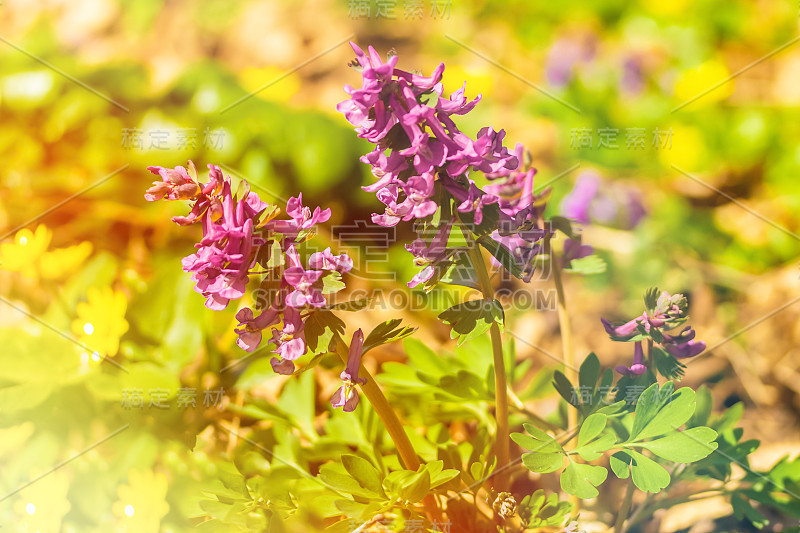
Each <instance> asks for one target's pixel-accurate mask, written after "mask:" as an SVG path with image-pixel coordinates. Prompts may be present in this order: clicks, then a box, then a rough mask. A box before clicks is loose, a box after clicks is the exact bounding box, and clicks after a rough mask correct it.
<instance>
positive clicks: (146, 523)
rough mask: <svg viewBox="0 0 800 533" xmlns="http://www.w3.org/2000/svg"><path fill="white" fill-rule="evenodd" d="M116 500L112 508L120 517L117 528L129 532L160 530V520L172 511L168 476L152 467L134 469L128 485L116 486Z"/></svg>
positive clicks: (129, 476) (130, 474) (129, 475)
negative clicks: (154, 470) (168, 490)
mask: <svg viewBox="0 0 800 533" xmlns="http://www.w3.org/2000/svg"><path fill="white" fill-rule="evenodd" d="M117 496H118V497H119V500H118V501H116V502H115V503H114V505H113V507H112V510H113V512H114V514H115V515H116V516H117V517H119V521H118V525H119V528H118V531H121V532H122V531H124V532H126V533H138V532H140V531H142V532H145V531H147V532H153V533H155V532H156V531H158V530H159V527H160V525H161V519H162V518H164V516H165V515H166V514H167V513H168V512H169V504H168V503H167V502H166V496H167V477H166V476H165V475H164V474H162V473H158V472H153V471H150V470H144V471H137V470H131V471H130V473H129V474H128V484H127V485H120V486H119V487H118V488H117Z"/></svg>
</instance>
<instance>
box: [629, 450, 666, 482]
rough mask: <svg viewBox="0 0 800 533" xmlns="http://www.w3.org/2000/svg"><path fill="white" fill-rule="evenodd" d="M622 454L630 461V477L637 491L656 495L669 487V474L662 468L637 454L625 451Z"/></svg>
mask: <svg viewBox="0 0 800 533" xmlns="http://www.w3.org/2000/svg"><path fill="white" fill-rule="evenodd" d="M624 453H626V454H628V455H629V456H630V458H631V459H632V461H631V476H632V477H633V484H634V485H636V486H637V487H638V488H639V490H643V491H646V492H652V493H657V492H661V489H664V488H666V487H667V485H669V472H667V471H666V470H665V469H664V467H663V466H661V465H660V464H658V463H657V462H655V461H653V460H652V459H650V458H649V457H645V456H644V455H642V454H641V453H639V452H636V451H633V450H625V451H624Z"/></svg>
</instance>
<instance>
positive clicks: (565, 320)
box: [544, 234, 581, 519]
mask: <svg viewBox="0 0 800 533" xmlns="http://www.w3.org/2000/svg"><path fill="white" fill-rule="evenodd" d="M550 238H551V235H549V234H548V236H547V237H545V242H544V247H545V253H546V254H548V255H549V257H550V267H549V268H550V272H552V273H553V281H554V282H555V286H556V294H557V296H558V298H557V302H558V306H557V308H556V311H557V314H558V326H559V329H560V330H561V350H562V351H563V352H564V374H565V376H566V377H567V379H568V380H569V382H570V383H574V384H576V385H577V383H578V373H577V371H576V369H575V352H574V351H573V349H572V327H571V326H570V322H569V314H568V313H567V298H566V294H565V292H564V283H563V282H562V280H561V261H559V259H558V256H556V254H555V253H553V250H552V247H551V243H550ZM577 427H578V410H577V409H572V408H570V407H569V406H568V407H567V430H570V429H573V428H577ZM570 502H571V503H572V515H571V518H573V519H574V518H576V517H577V516H578V511H580V504H581V501H580V499H579V498H578V497H577V496H572V497H570Z"/></svg>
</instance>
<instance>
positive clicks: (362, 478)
mask: <svg viewBox="0 0 800 533" xmlns="http://www.w3.org/2000/svg"><path fill="white" fill-rule="evenodd" d="M342 464H343V465H344V468H345V470H347V472H348V473H349V474H350V475H351V476H353V479H355V480H356V481H358V484H359V485H361V486H362V487H364V488H365V489H367V490H371V491H372V492H374V493H376V494H380V495H381V496H386V494H384V492H383V485H382V480H381V475H380V472H378V470H377V469H376V468H375V467H374V466H372V464H370V462H369V461H367V460H366V459H363V458H361V457H358V456H356V455H343V456H342Z"/></svg>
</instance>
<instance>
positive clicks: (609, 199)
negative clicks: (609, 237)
mask: <svg viewBox="0 0 800 533" xmlns="http://www.w3.org/2000/svg"><path fill="white" fill-rule="evenodd" d="M561 212H562V213H563V214H564V216H565V217H567V218H571V219H573V220H575V221H577V222H580V223H581V224H589V223H596V224H601V225H606V226H612V227H617V228H620V229H633V228H634V227H636V226H637V225H638V224H639V222H640V221H641V220H642V218H644V216H645V214H646V211H645V209H644V205H643V203H642V198H641V195H640V193H639V191H638V190H636V189H634V188H633V187H628V186H623V185H619V184H613V183H606V182H604V181H603V180H602V179H601V178H600V175H599V174H597V173H596V172H593V171H591V170H590V171H586V172H583V173H581V174H580V175H579V176H578V179H577V181H576V182H575V187H573V189H572V192H570V193H569V194H568V195H567V196H566V197H565V198H564V200H563V201H562V203H561Z"/></svg>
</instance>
